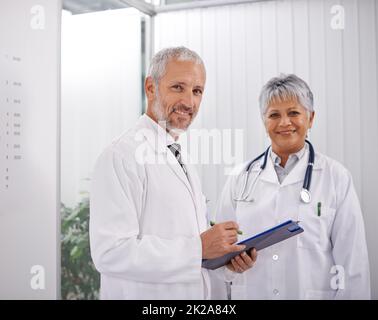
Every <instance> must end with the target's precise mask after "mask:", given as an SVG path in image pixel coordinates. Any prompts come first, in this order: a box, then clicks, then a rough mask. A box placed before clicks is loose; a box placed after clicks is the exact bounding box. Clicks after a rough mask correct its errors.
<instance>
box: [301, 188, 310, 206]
mask: <svg viewBox="0 0 378 320" xmlns="http://www.w3.org/2000/svg"><path fill="white" fill-rule="evenodd" d="M301 200H302V201H303V202H304V203H310V201H311V194H310V191H308V190H307V189H305V188H303V189H302V190H301Z"/></svg>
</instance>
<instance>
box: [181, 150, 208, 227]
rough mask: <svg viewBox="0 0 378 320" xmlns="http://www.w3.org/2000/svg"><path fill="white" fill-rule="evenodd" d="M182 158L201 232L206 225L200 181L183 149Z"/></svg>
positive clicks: (204, 200) (204, 204)
mask: <svg viewBox="0 0 378 320" xmlns="http://www.w3.org/2000/svg"><path fill="white" fill-rule="evenodd" d="M182 159H183V162H184V164H185V167H186V168H187V173H188V179H189V183H190V185H191V189H192V191H193V196H194V198H193V200H194V204H195V207H196V215H197V223H198V229H199V231H200V232H203V231H205V230H206V227H207V221H206V212H205V214H204V212H203V210H206V199H205V198H204V196H203V194H202V191H201V190H202V189H201V182H200V180H199V177H198V175H197V173H196V168H195V167H194V165H192V164H191V163H190V161H189V156H188V154H187V153H186V152H185V150H184V151H183V152H182Z"/></svg>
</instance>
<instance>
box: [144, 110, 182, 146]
mask: <svg viewBox="0 0 378 320" xmlns="http://www.w3.org/2000/svg"><path fill="white" fill-rule="evenodd" d="M144 115H145V116H146V119H147V120H148V121H149V122H150V125H151V127H152V128H153V129H155V130H157V133H158V136H159V137H160V138H162V139H163V140H165V141H166V144H167V147H168V146H169V145H171V144H173V143H176V141H175V138H173V137H172V136H171V135H170V134H169V133H168V132H167V131H166V130H165V129H164V128H163V127H162V126H160V125H159V124H158V123H157V122H155V121H154V120H153V119H152V118H151V117H150V116H149V115H148V114H147V113H145V114H144Z"/></svg>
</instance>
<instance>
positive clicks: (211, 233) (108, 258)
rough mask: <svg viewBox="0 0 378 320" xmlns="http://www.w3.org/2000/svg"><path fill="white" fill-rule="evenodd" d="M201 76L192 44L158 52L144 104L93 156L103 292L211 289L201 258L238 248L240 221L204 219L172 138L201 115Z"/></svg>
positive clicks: (93, 220) (201, 293)
mask: <svg viewBox="0 0 378 320" xmlns="http://www.w3.org/2000/svg"><path fill="white" fill-rule="evenodd" d="M205 80H206V72H205V67H204V64H203V61H202V59H201V58H200V57H199V56H198V54H197V53H195V52H193V51H191V50H189V49H187V48H185V47H176V48H167V49H164V50H161V51H160V52H158V53H157V54H156V55H155V56H154V57H153V59H152V61H151V65H150V69H149V74H148V76H147V78H146V80H145V92H146V96H147V100H148V105H147V112H146V114H144V115H143V116H141V118H140V119H139V121H138V123H137V124H136V126H135V128H133V129H131V130H129V131H127V132H126V133H125V134H123V135H122V136H121V137H120V138H118V139H117V140H116V141H114V142H113V143H112V145H111V146H109V147H108V148H106V149H105V151H104V152H103V153H102V154H101V155H100V157H99V159H98V160H97V163H96V166H95V169H94V173H93V179H92V188H91V202H90V203H91V208H90V209H91V210H90V244H91V254H92V258H93V261H94V263H95V266H96V268H97V269H98V271H99V272H100V273H101V298H102V299H209V297H210V296H209V294H210V281H209V276H208V274H207V270H205V269H203V268H201V261H202V259H209V258H216V257H219V256H222V255H224V254H226V253H229V252H235V251H239V250H242V249H243V248H244V246H240V245H236V244H235V242H237V229H238V225H237V223H235V222H233V221H226V222H223V223H219V224H216V225H215V226H213V227H212V228H208V225H207V220H206V202H205V197H204V196H203V194H202V191H201V185H200V180H199V178H198V176H197V174H196V172H195V169H194V167H193V166H192V165H191V164H190V163H188V161H186V158H187V157H186V154H185V151H184V150H181V146H180V145H179V144H178V141H177V139H178V137H179V135H180V133H182V132H184V131H185V130H187V128H188V127H189V126H190V124H191V123H192V121H193V119H194V118H195V116H196V115H197V112H198V110H199V106H200V103H201V99H202V95H203V92H204V88H205ZM243 259H244V261H245V264H247V265H248V266H252V265H253V260H252V259H251V258H250V257H249V256H248V255H243Z"/></svg>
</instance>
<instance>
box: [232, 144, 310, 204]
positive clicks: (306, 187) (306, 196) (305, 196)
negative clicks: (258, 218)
mask: <svg viewBox="0 0 378 320" xmlns="http://www.w3.org/2000/svg"><path fill="white" fill-rule="evenodd" d="M305 141H306V142H307V144H308V145H309V149H310V155H309V158H308V164H307V169H306V174H305V177H304V181H303V187H302V190H301V193H300V197H301V200H302V201H303V202H304V203H310V201H311V193H310V186H311V177H312V168H313V166H314V161H315V151H314V147H313V146H312V144H311V143H310V141H308V140H305ZM270 148H271V146H269V147H268V149H266V151H265V152H264V153H262V154H260V155H259V156H258V157H257V158H256V159H253V160H252V161H251V162H249V164H248V166H247V168H246V173H245V176H244V184H243V189H242V190H241V192H240V196H239V197H238V198H236V199H234V200H235V201H251V202H253V201H254V199H251V200H248V199H247V198H248V197H249V196H251V195H252V194H253V192H254V189H255V185H256V182H257V179H258V178H259V176H260V174H261V172H262V171H263V170H264V169H265V167H266V164H267V162H268V155H269V149H270ZM261 158H264V161H263V163H262V165H261V166H260V170H259V173H258V174H257V176H256V178H255V179H254V181H253V183H252V185H251V188H250V192H248V193H246V194H245V191H246V188H247V183H248V176H249V173H250V169H251V167H252V165H253V164H254V163H255V162H256V161H258V160H260V159H261ZM244 194H245V195H244Z"/></svg>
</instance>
